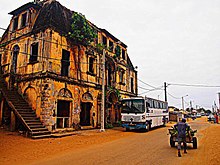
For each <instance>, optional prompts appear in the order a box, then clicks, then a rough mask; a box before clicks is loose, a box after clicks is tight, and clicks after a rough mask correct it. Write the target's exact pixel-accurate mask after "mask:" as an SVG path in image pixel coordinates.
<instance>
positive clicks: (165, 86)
mask: <svg viewBox="0 0 220 165" xmlns="http://www.w3.org/2000/svg"><path fill="white" fill-rule="evenodd" d="M164 94H165V101H166V102H167V83H166V82H164Z"/></svg>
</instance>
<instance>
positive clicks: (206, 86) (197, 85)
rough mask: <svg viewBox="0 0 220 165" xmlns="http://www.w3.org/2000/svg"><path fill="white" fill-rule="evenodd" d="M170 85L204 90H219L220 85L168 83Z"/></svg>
mask: <svg viewBox="0 0 220 165" xmlns="http://www.w3.org/2000/svg"><path fill="white" fill-rule="evenodd" d="M168 85H176V86H185V87H202V88H203V87H204V88H219V87H220V86H218V85H202V84H177V83H168Z"/></svg>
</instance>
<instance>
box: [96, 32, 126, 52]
mask: <svg viewBox="0 0 220 165" xmlns="http://www.w3.org/2000/svg"><path fill="white" fill-rule="evenodd" d="M99 30H100V31H102V32H104V33H105V34H106V35H107V36H109V37H110V38H112V39H113V40H114V41H115V42H120V45H122V46H123V47H124V48H127V45H125V44H124V43H123V42H121V41H120V40H119V39H117V38H116V37H115V36H113V35H112V34H111V33H109V32H108V31H107V30H105V29H101V28H99Z"/></svg>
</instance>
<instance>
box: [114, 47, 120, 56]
mask: <svg viewBox="0 0 220 165" xmlns="http://www.w3.org/2000/svg"><path fill="white" fill-rule="evenodd" d="M115 54H116V56H117V57H120V55H121V48H120V46H118V45H117V46H116V47H115Z"/></svg>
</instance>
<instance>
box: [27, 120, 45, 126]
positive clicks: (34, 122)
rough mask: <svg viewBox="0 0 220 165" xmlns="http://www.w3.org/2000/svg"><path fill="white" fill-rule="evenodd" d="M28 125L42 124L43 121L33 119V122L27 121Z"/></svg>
mask: <svg viewBox="0 0 220 165" xmlns="http://www.w3.org/2000/svg"><path fill="white" fill-rule="evenodd" d="M26 123H27V125H42V123H41V122H40V121H31V122H27V121H26Z"/></svg>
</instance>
